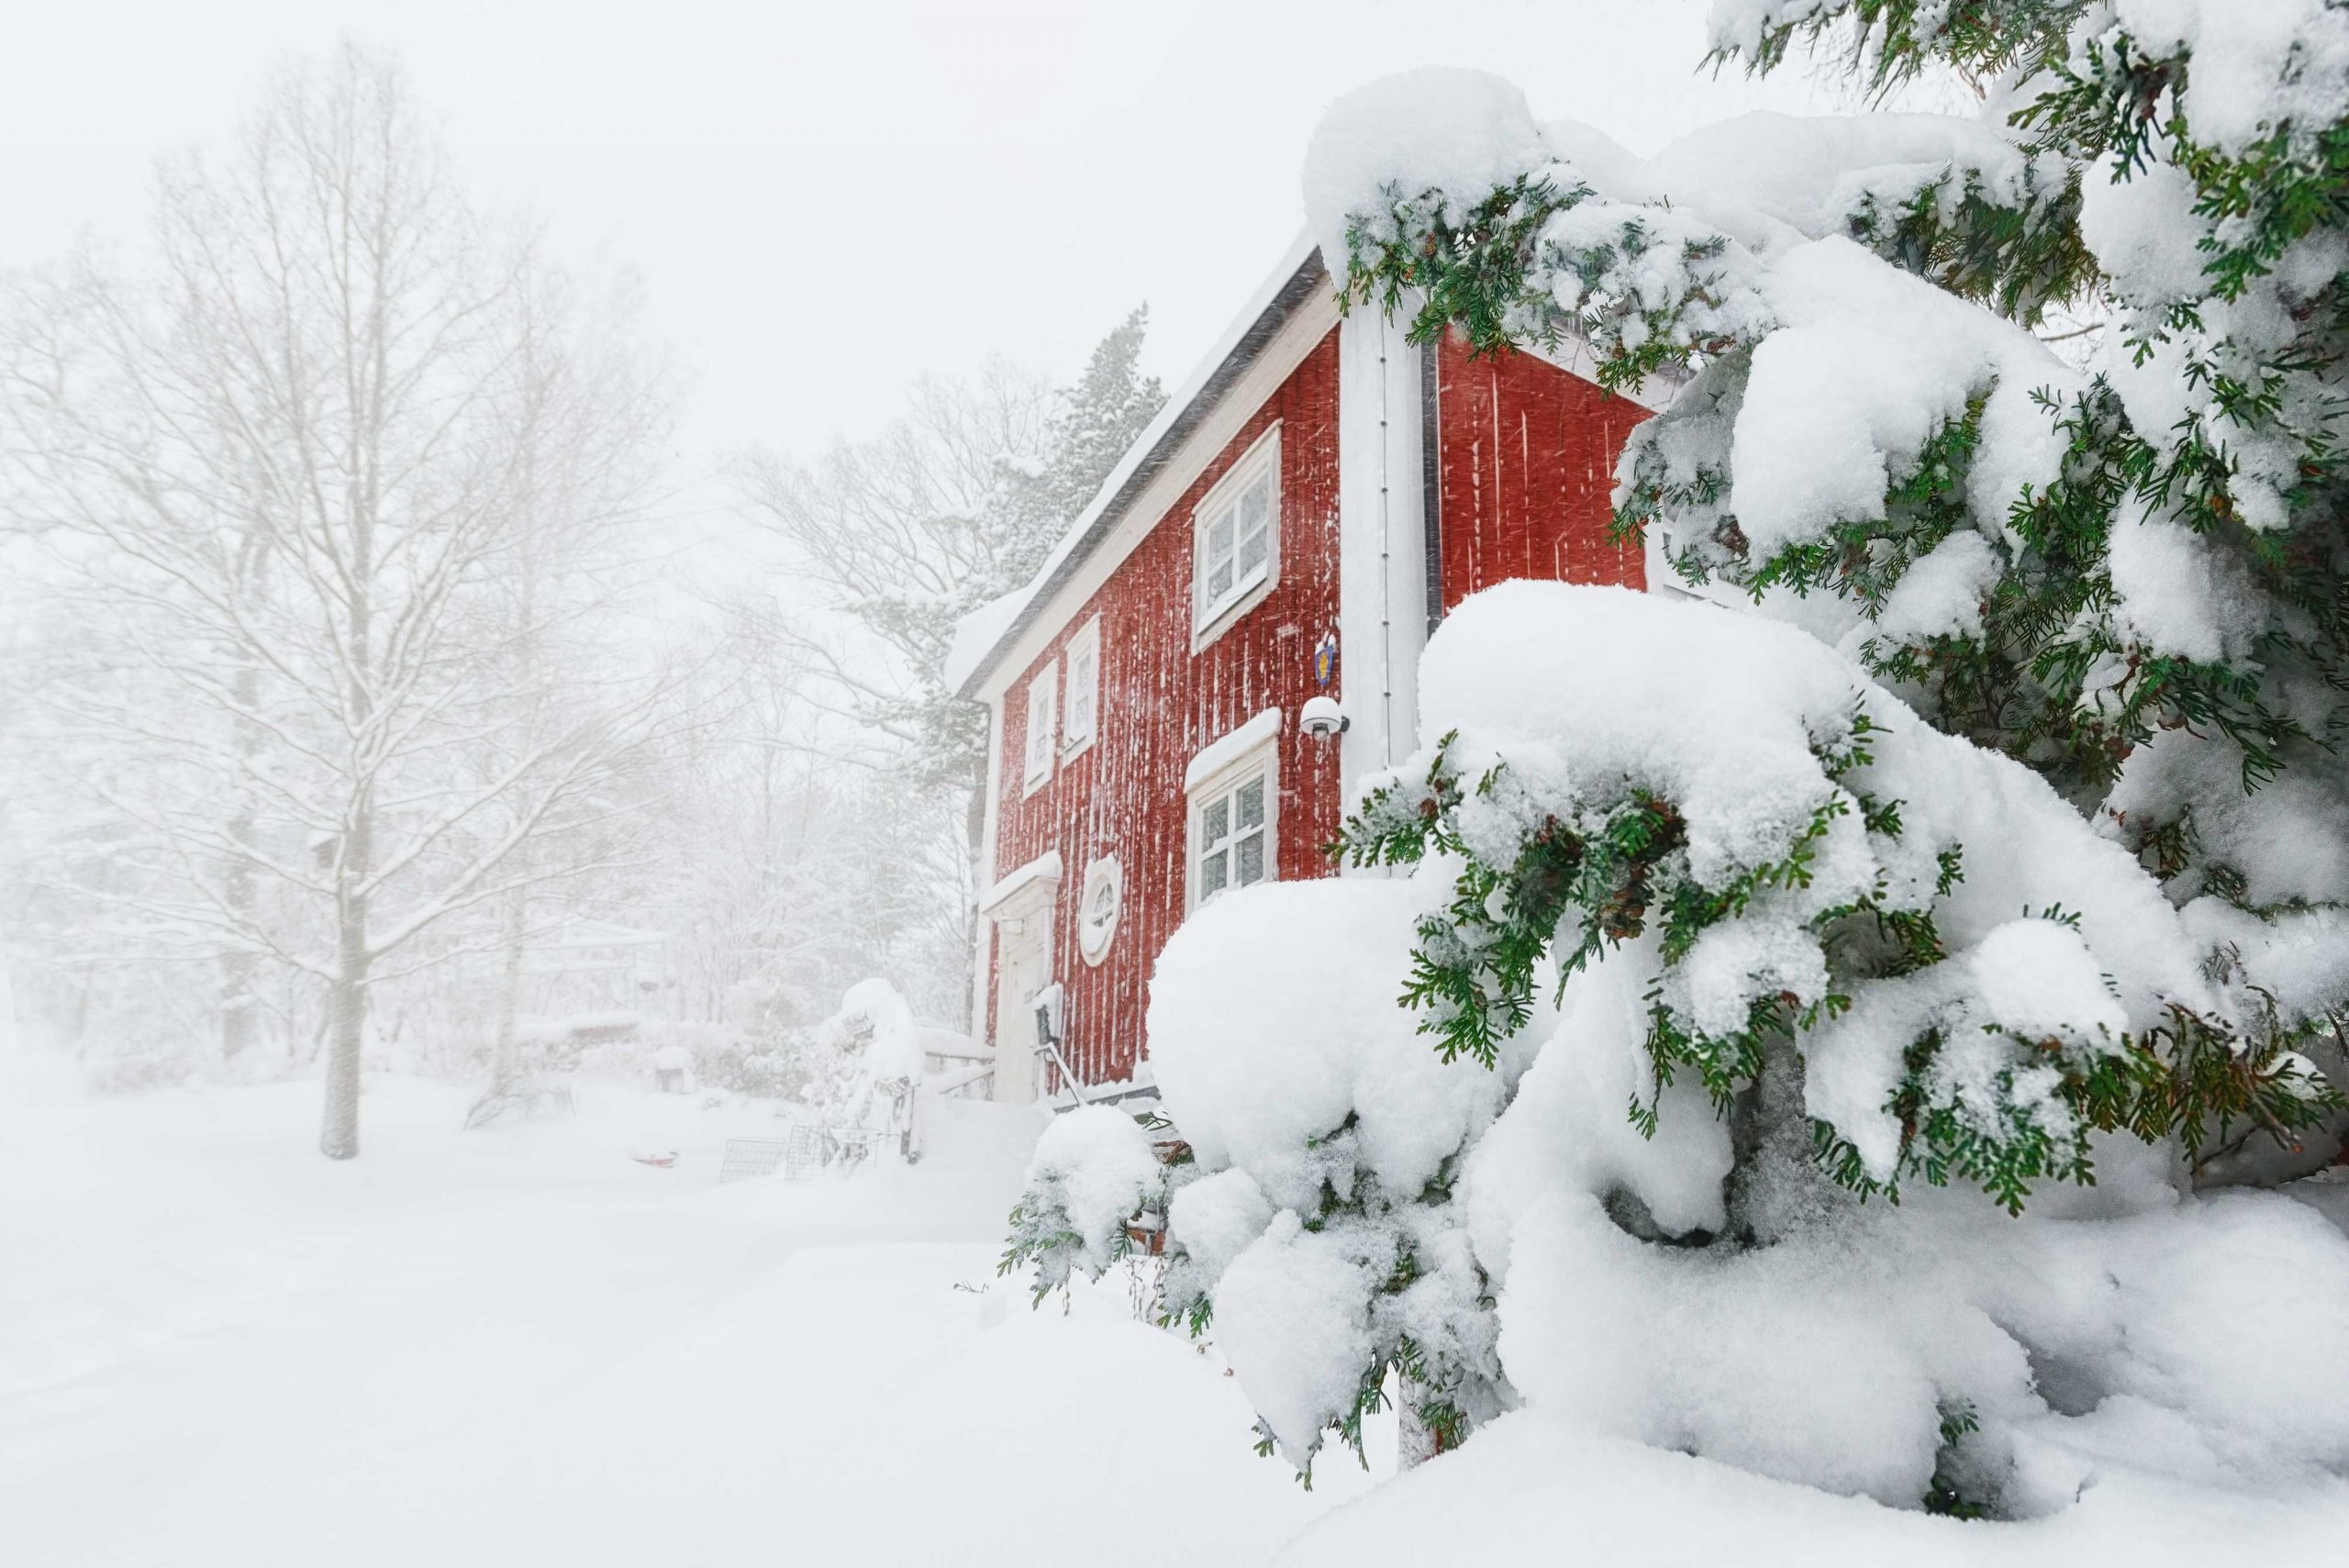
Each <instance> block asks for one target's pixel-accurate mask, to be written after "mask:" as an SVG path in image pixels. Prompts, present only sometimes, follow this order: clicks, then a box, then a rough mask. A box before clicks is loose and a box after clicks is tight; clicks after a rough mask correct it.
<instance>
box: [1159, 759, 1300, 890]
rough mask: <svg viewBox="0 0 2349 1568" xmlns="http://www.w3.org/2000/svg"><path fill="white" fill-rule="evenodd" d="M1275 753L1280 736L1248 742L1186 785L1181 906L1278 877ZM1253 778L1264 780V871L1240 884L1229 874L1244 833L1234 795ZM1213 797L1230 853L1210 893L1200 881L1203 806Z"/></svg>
mask: <svg viewBox="0 0 2349 1568" xmlns="http://www.w3.org/2000/svg"><path fill="white" fill-rule="evenodd" d="M1280 759H1281V754H1280V739H1279V737H1278V736H1277V735H1275V736H1273V737H1270V738H1268V739H1267V740H1265V741H1264V744H1263V745H1261V746H1252V747H1250V748H1249V749H1248V751H1246V752H1245V753H1243V754H1242V755H1241V756H1239V757H1236V758H1234V759H1232V761H1231V762H1230V764H1228V765H1227V766H1224V767H1221V768H1219V769H1217V770H1216V771H1215V772H1214V773H1211V774H1209V775H1208V777H1206V778H1204V779H1201V780H1200V781H1199V782H1198V783H1197V784H1196V785H1194V786H1193V787H1192V788H1191V790H1190V792H1189V797H1188V799H1187V800H1186V802H1185V805H1184V817H1185V822H1186V827H1185V829H1184V834H1183V841H1184V845H1185V848H1186V853H1185V857H1184V862H1183V866H1184V869H1183V882H1184V886H1185V889H1186V908H1189V909H1197V907H1199V906H1201V905H1202V904H1205V903H1207V902H1208V900H1210V899H1212V898H1218V897H1220V896H1222V895H1224V894H1226V893H1229V892H1230V891H1231V890H1232V889H1233V888H1235V887H1240V886H1243V885H1244V886H1248V887H1255V886H1259V885H1261V884H1264V883H1267V882H1278V881H1279V880H1280V879H1281V872H1280V863H1281V856H1280V848H1281V838H1280V822H1281V766H1280ZM1254 780H1262V781H1263V783H1264V827H1263V828H1262V832H1263V835H1264V875H1263V876H1261V877H1258V878H1257V879H1256V881H1254V882H1251V883H1246V884H1241V883H1238V882H1235V881H1233V880H1232V876H1233V874H1235V873H1237V871H1238V869H1239V868H1238V863H1237V856H1238V852H1239V846H1240V840H1241V839H1242V838H1243V837H1244V836H1245V835H1244V833H1242V832H1241V830H1240V829H1239V828H1238V826H1237V821H1236V819H1237V817H1238V816H1239V795H1240V791H1241V788H1242V787H1243V786H1245V785H1246V784H1249V783H1250V782H1252V781H1254ZM1218 801H1223V802H1225V803H1226V806H1225V817H1224V820H1225V824H1226V827H1225V836H1224V838H1223V840H1222V842H1223V843H1224V844H1225V845H1226V846H1228V847H1227V848H1226V849H1225V851H1224V852H1225V853H1226V854H1227V855H1230V856H1231V857H1233V859H1232V860H1230V861H1229V862H1226V863H1227V869H1226V874H1225V877H1224V884H1223V885H1222V886H1221V887H1219V888H1218V889H1217V890H1216V891H1215V892H1214V893H1208V892H1206V891H1205V890H1204V889H1203V888H1202V887H1201V886H1200V883H1201V880H1202V876H1201V863H1202V862H1204V861H1205V860H1206V859H1207V854H1208V850H1209V849H1210V848H1211V847H1212V846H1210V845H1209V844H1208V842H1207V840H1206V833H1207V817H1208V809H1209V808H1210V807H1212V806H1214V805H1215V804H1216V803H1217V802H1218Z"/></svg>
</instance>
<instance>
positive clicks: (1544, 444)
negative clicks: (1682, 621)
mask: <svg viewBox="0 0 2349 1568" xmlns="http://www.w3.org/2000/svg"><path fill="white" fill-rule="evenodd" d="M1436 406H1437V408H1438V410H1439V413H1438V417H1437V421H1436V424H1437V430H1438V440H1437V459H1436V461H1437V473H1438V480H1439V493H1440V495H1441V496H1442V518H1441V521H1440V523H1439V527H1440V528H1441V531H1442V570H1443V594H1442V603H1443V607H1444V609H1445V611H1446V612H1447V613H1449V612H1450V610H1451V609H1452V607H1453V606H1454V605H1457V604H1458V603H1459V602H1460V601H1461V600H1463V599H1464V598H1466V597H1467V596H1468V595H1471V594H1473V593H1475V592H1476V590H1478V589H1479V588H1489V587H1491V586H1492V585H1493V584H1496V583H1500V582H1506V581H1508V579H1511V578H1517V577H1541V578H1551V579H1554V580H1556V581H1559V582H1563V583H1609V584H1622V585H1624V586H1627V587H1632V588H1643V587H1645V586H1646V585H1647V573H1646V562H1645V559H1644V557H1643V555H1642V550H1641V549H1640V547H1639V546H1638V545H1637V544H1630V543H1626V544H1620V545H1619V544H1617V543H1615V542H1614V541H1613V540H1611V539H1609V538H1608V523H1609V518H1610V517H1611V508H1610V506H1609V496H1610V495H1612V493H1613V490H1614V485H1615V460H1616V459H1617V458H1618V457H1620V456H1621V455H1622V451H1623V442H1624V441H1625V439H1628V438H1629V437H1630V435H1631V427H1632V426H1634V425H1636V424H1638V423H1639V422H1640V421H1641V420H1642V419H1644V418H1646V417H1647V410H1646V409H1644V408H1642V407H1641V406H1639V405H1637V404H1635V403H1632V402H1631V401H1629V400H1628V399H1625V398H1621V397H1618V396H1616V395H1613V394H1612V393H1609V392H1608V391H1607V390H1606V389H1604V388H1603V387H1600V386H1598V385H1597V384H1594V383H1591V382H1587V381H1585V380H1583V379H1582V378H1581V377H1580V376H1576V375H1570V374H1568V373H1566V372H1564V371H1562V370H1560V369H1558V368H1557V367H1556V366H1555V365H1553V364H1551V363H1549V362H1548V361H1544V360H1540V359H1536V358H1535V357H1534V356H1533V355H1531V354H1525V353H1519V352H1517V351H1515V350H1503V351H1502V352H1500V353H1498V354H1493V355H1486V356H1482V357H1476V358H1472V357H1471V356H1470V355H1469V352H1468V348H1467V343H1466V341H1465V339H1463V338H1462V337H1461V336H1460V334H1459V333H1457V332H1447V333H1445V334H1444V336H1443V339H1442V344H1441V346H1440V347H1439V349H1438V350H1437V353H1436Z"/></svg>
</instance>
